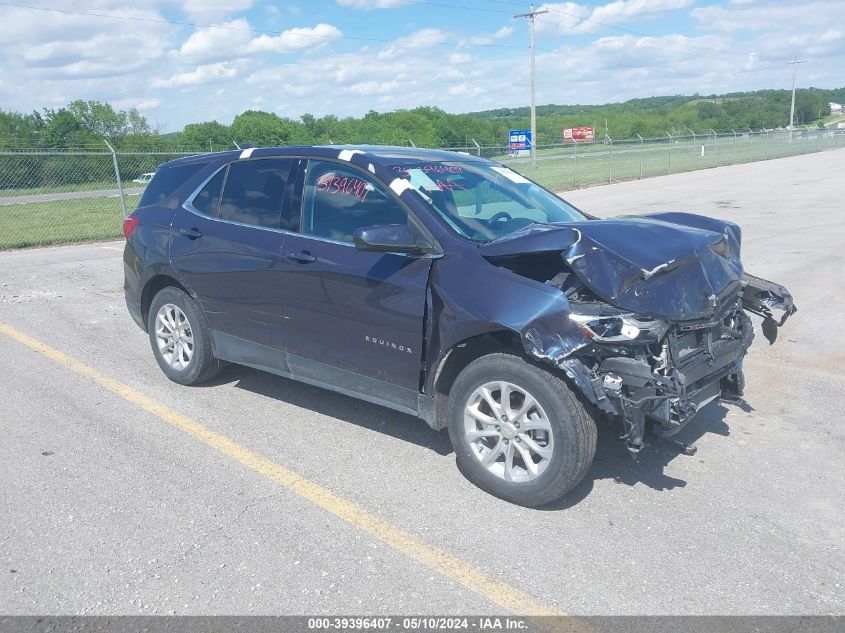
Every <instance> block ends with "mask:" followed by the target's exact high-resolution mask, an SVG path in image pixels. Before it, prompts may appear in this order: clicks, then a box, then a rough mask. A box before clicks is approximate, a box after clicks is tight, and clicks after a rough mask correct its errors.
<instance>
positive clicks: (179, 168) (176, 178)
mask: <svg viewBox="0 0 845 633" xmlns="http://www.w3.org/2000/svg"><path fill="white" fill-rule="evenodd" d="M207 166H208V163H205V162H202V163H188V164H187V165H173V166H172V167H159V168H158V169H157V170H156V173H155V176H153V179H152V180H151V181H150V184H148V185H147V188H146V189H145V190H144V195H142V196H141V201H140V202H139V203H138V206H139V207H147V206H150V205H153V204H159V203H160V202H161V201H162V200H164V199H165V198H166V197H168V196H169V195H171V194H172V193H173V192H174V191H176V190H177V189H178V188H179V187H181V186H182V185H183V184H184V183H185V181H186V180H188V179H189V178H191V176H193V175H194V174H196V173H197V172H198V171H199V170H201V169H203V168H204V167H207Z"/></svg>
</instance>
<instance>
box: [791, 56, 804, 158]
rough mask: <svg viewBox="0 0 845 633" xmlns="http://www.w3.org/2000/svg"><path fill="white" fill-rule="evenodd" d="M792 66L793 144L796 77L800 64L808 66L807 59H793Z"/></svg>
mask: <svg viewBox="0 0 845 633" xmlns="http://www.w3.org/2000/svg"><path fill="white" fill-rule="evenodd" d="M788 63H789V64H792V105H791V106H789V142H790V143H791V142H792V123H793V121H795V76H796V75H797V74H798V64H806V63H807V60H806V59H798V58H797V57H795V58H793V60H792V61H791V62H788Z"/></svg>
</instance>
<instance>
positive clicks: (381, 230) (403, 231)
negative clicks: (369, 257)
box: [352, 224, 429, 255]
mask: <svg viewBox="0 0 845 633" xmlns="http://www.w3.org/2000/svg"><path fill="white" fill-rule="evenodd" d="M352 240H353V241H354V242H355V248H357V249H358V250H359V251H370V252H376V253H408V254H410V255H423V254H425V253H427V252H428V251H429V249H428V248H427V247H426V245H424V244H420V243H419V242H417V238H415V237H414V235H413V233H411V231H410V230H409V229H408V227H407V226H405V225H404V224H385V225H382V226H365V227H362V228H360V229H357V230H356V231H355V232H354V233H353V234H352Z"/></svg>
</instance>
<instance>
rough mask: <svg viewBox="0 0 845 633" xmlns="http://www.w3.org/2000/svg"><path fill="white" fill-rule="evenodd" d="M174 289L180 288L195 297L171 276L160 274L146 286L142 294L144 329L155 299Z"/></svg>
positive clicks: (153, 277)
mask: <svg viewBox="0 0 845 633" xmlns="http://www.w3.org/2000/svg"><path fill="white" fill-rule="evenodd" d="M168 287H174V288H179V290H181V291H182V292H184V293H186V294H188V295H190V296H191V297H193V293H192V292H191V291H190V290H188V289H187V288H185V286H183V285H182V284H181V283H180V282H179V280H178V279H176V278H174V277H171V276H170V275H165V274H158V275H153V276H152V277H150V279H149V280H148V281H147V283H146V284H144V290H143V291H142V292H141V317H142V318H143V320H144V329H145V330H146V329H147V322H148V320H149V316H150V305H152V302H153V298H154V297H155V296H156V295H157V294H158V293H159V291H161V290H163V289H164V288H168Z"/></svg>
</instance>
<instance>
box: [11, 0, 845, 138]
mask: <svg viewBox="0 0 845 633" xmlns="http://www.w3.org/2000/svg"><path fill="white" fill-rule="evenodd" d="M13 4H14V5H18V6H10V5H9V4H6V3H3V2H1V1H0V19H2V23H3V25H4V28H3V30H4V37H3V40H2V41H0V60H2V64H1V65H0V107H2V108H3V109H6V110H9V109H11V110H18V111H28V110H33V109H40V108H42V107H60V106H62V105H64V104H66V103H68V102H69V101H71V100H73V99H99V100H103V101H109V102H111V103H113V104H115V105H116V106H117V107H120V108H124V109H125V108H130V107H137V108H138V109H139V110H141V112H142V113H143V114H145V115H146V116H147V117H148V119H149V120H150V121H151V122H152V123H153V124H154V125H157V126H158V127H159V128H160V129H161V130H162V131H171V130H175V129H180V128H181V127H182V125H184V124H185V123H189V122H195V121H202V120H211V119H217V120H219V121H221V122H224V123H229V122H230V121H231V119H232V118H233V117H234V116H235V115H237V114H239V113H240V112H243V111H244V110H248V109H261V110H265V111H270V112H276V113H278V114H279V115H282V116H289V117H293V118H297V117H298V116H300V115H301V114H303V113H306V112H308V113H311V114H315V115H317V116H320V115H324V114H336V115H338V116H341V117H342V116H348V115H360V114H363V113H365V112H367V111H368V110H371V109H373V110H378V111H385V110H393V109H397V108H412V107H415V106H418V105H434V106H439V107H441V108H443V109H445V110H447V111H449V112H467V111H472V110H479V109H487V108H494V107H506V106H519V105H526V104H527V102H528V61H529V54H528V25H527V22H526V20H524V19H514V18H513V17H512V16H513V14H514V13H519V12H523V11H526V10H527V9H528V3H526V2H519V1H516V0H313V1H311V2H305V1H298V2H271V1H268V0H133V1H131V2H129V1H125V0H88V1H82V0H79V1H74V2H68V1H66V0H17V1H15V2H13ZM21 5H26V6H21ZM536 8H538V9H548V11H549V12H548V13H546V14H543V15H541V16H539V17H538V18H537V86H538V103H604V102H610V101H621V100H625V99H630V98H635V97H649V96H654V95H663V94H678V93H685V94H692V93H696V92H698V93H700V94H710V93H714V92H715V93H722V92H729V91H737V90H753V89H759V88H788V87H789V86H790V82H791V67H790V66H788V65H787V61H788V60H790V59H791V58H793V57H794V56H798V57H800V58H803V59H807V60H808V63H807V64H804V65H802V66H801V68H800V71H799V86H810V85H812V86H817V87H825V88H832V87H841V86H845V11H843V8H845V7H843V2H842V0H808V1H806V2H803V3H796V2H795V1H794V0H788V1H787V0H721V1H720V0H615V1H612V2H581V3H577V2H564V3H546V4H540V3H538V4H537V5H536ZM44 9H46V10H44Z"/></svg>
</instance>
